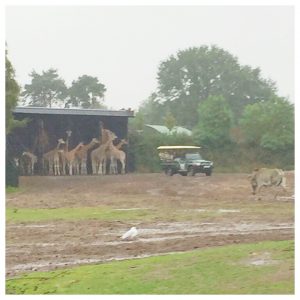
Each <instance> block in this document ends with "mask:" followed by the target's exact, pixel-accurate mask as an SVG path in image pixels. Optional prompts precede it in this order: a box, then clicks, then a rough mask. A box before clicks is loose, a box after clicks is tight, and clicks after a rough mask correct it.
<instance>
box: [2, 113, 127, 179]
mask: <svg viewBox="0 0 300 300" xmlns="http://www.w3.org/2000/svg"><path fill="white" fill-rule="evenodd" d="M14 117H15V118H16V119H18V120H22V119H24V118H27V119H28V120H29V122H28V123H27V126H25V127H23V128H17V129H16V130H15V131H14V132H13V134H11V135H10V136H8V137H7V144H8V145H9V149H10V153H11V154H12V155H13V156H14V157H20V155H21V154H22V153H23V151H27V150H29V151H32V152H34V153H35V154H36V155H37V153H36V152H37V151H36V149H33V146H34V143H35V139H36V137H37V135H38V123H39V120H43V123H44V129H45V131H46V133H47V135H48V139H49V145H48V147H47V148H46V149H45V151H44V153H46V152H47V151H49V150H52V149H54V148H55V147H56V145H57V140H58V139H59V138H63V139H64V140H66V136H67V134H66V131H67V130H71V131H72V135H71V137H70V141H69V150H71V149H73V148H74V147H75V146H76V145H78V143H80V142H83V143H84V144H87V143H89V142H90V141H91V139H92V138H94V137H95V138H100V137H101V131H100V126H99V122H100V121H102V122H103V125H104V128H105V129H109V130H111V131H113V132H114V133H115V134H116V135H117V137H118V139H116V140H115V141H114V144H117V143H118V142H119V141H120V140H121V139H124V138H125V139H127V130H128V117H120V116H91V115H62V114H28V113H15V114H14ZM123 150H125V151H126V147H124V148H123ZM126 152H127V151H126ZM90 164H91V163H90V161H89V160H88V168H89V169H91V168H90ZM38 168H39V169H40V167H38ZM38 173H40V172H39V170H38Z"/></svg>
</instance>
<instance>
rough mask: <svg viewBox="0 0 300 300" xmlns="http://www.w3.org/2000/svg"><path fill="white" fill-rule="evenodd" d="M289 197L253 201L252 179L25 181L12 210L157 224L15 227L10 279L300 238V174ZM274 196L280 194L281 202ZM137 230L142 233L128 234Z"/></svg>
mask: <svg viewBox="0 0 300 300" xmlns="http://www.w3.org/2000/svg"><path fill="white" fill-rule="evenodd" d="M287 180H288V191H287V192H284V191H280V190H277V189H276V188H270V189H265V190H263V191H262V193H261V195H259V196H252V195H251V190H250V185H249V182H248V180H247V174H214V175H213V176H212V177H205V176H204V177H203V176H201V175H199V176H195V177H193V178H188V177H181V176H180V175H178V176H177V175H176V176H173V177H167V176H165V175H163V174H127V175H124V176H121V175H120V176H103V177H98V176H84V177H79V176H73V177H22V178H21V191H20V192H18V193H13V194H9V195H7V197H6V206H7V207H8V208H53V209H55V208H63V207H68V208H78V207H95V208H97V207H101V206H105V207H109V208H111V209H112V210H115V211H118V212H122V211H124V212H126V211H127V212H128V211H138V210H149V211H150V215H151V213H152V212H153V215H154V217H153V218H145V219H143V218H138V219H134V218H133V219H132V220H131V219H128V220H127V219H126V220H123V219H115V220H100V219H85V220H76V219H74V220H50V221H49V220H48V221H39V222H23V223H18V222H7V225H6V276H7V278H10V277H15V276H17V275H19V274H22V273H24V272H33V271H48V270H54V269H57V268H63V267H70V266H75V265H81V264H91V263H101V262H106V261H111V260H121V259H128V258H137V257H147V256H152V255H159V254H165V253H172V252H183V251H188V250H193V249H199V248H204V247H215V246H221V245H227V244H234V243H252V242H259V241H265V240H286V239H293V238H294V198H293V195H294V173H293V172H289V173H287ZM274 195H277V197H276V198H275V197H274ZM131 226H136V227H137V228H138V231H139V234H138V236H137V237H136V238H134V239H132V240H125V241H123V240H121V239H120V236H121V235H122V234H123V233H124V232H125V231H126V230H128V229H129V228H130V227H131Z"/></svg>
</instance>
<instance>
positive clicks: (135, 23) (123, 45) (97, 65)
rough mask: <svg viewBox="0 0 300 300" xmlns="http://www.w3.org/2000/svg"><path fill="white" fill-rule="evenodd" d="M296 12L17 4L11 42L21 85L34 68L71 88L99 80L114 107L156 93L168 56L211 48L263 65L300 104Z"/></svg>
mask: <svg viewBox="0 0 300 300" xmlns="http://www.w3.org/2000/svg"><path fill="white" fill-rule="evenodd" d="M293 14H294V13H293V7H291V6H267V7H264V6H114V7H111V6H41V7H35V6H24V7H22V6H14V7H7V8H6V41H7V44H8V51H9V57H10V59H11V61H12V63H13V66H14V67H15V69H16V75H17V80H18V81H19V83H20V84H21V85H24V84H25V83H29V82H30V77H29V76H28V74H29V73H30V72H31V71H32V70H33V69H34V70H36V71H37V72H41V71H42V70H47V69H49V68H56V69H58V73H59V75H60V76H61V77H62V78H63V79H65V80H66V83H67V85H70V84H71V82H72V80H75V79H77V78H78V77H79V76H81V75H84V74H87V75H91V76H96V77H98V78H99V80H100V82H101V83H103V84H105V86H106V88H107V92H106V97H105V104H106V105H107V106H108V107H110V108H114V109H120V108H123V107H125V108H128V107H131V108H133V109H136V108H137V107H138V105H139V104H140V102H141V101H142V100H145V99H146V98H147V97H148V96H149V95H150V94H151V92H153V91H155V89H156V86H157V82H156V74H157V70H158V66H159V64H160V62H161V61H163V60H165V59H167V58H168V56H170V55H171V54H175V53H176V52H177V51H178V50H182V49H185V48H187V47H192V46H201V45H211V44H216V45H217V46H219V47H222V48H224V49H225V50H227V51H229V52H230V53H231V54H233V55H235V56H237V57H238V59H239V62H240V63H241V64H243V65H244V64H247V65H250V66H251V67H260V68H261V70H262V74H263V76H264V77H265V78H270V79H272V80H274V81H275V82H276V83H277V87H278V90H279V95H280V96H285V97H289V98H290V100H291V101H292V102H294V18H293Z"/></svg>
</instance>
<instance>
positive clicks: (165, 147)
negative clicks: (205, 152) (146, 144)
mask: <svg viewBox="0 0 300 300" xmlns="http://www.w3.org/2000/svg"><path fill="white" fill-rule="evenodd" d="M200 148H201V147H198V146H159V147H157V150H177V149H200Z"/></svg>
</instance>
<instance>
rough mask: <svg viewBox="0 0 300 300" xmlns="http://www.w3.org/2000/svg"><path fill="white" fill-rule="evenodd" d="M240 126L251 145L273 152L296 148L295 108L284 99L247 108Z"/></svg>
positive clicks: (277, 98) (274, 99)
mask: <svg viewBox="0 0 300 300" xmlns="http://www.w3.org/2000/svg"><path fill="white" fill-rule="evenodd" d="M240 124H241V129H242V131H243V133H244V137H245V142H246V143H248V144H250V145H257V146H260V147H262V148H264V149H267V150H271V151H273V152H276V151H283V150H286V149H291V148H293V147H294V107H293V105H292V104H291V103H289V102H288V101H286V100H285V99H283V98H279V97H274V98H272V99H270V100H269V101H265V102H261V103H256V104H253V105H249V106H247V107H246V108H245V111H244V113H243V116H242V118H241V120H240Z"/></svg>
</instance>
